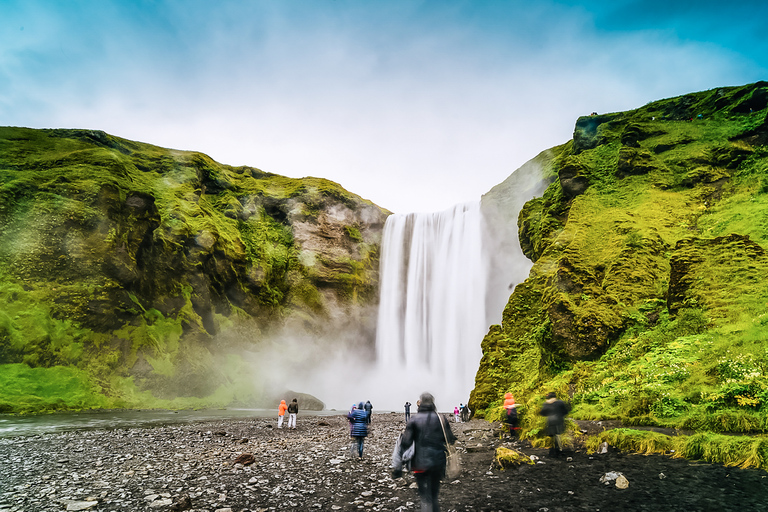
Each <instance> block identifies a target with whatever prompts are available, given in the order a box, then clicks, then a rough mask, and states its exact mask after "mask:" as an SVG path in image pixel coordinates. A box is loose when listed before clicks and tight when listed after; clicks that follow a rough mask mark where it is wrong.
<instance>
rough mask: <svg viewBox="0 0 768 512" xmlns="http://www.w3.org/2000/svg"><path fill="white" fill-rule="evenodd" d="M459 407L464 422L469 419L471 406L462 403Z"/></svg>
mask: <svg viewBox="0 0 768 512" xmlns="http://www.w3.org/2000/svg"><path fill="white" fill-rule="evenodd" d="M459 409H461V421H462V423H463V422H465V421H469V406H468V405H465V404H462V405H461V406H460V407H459Z"/></svg>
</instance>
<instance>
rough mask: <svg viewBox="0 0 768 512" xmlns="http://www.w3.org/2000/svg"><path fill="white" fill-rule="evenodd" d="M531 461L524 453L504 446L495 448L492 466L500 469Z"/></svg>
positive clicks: (529, 463)
mask: <svg viewBox="0 0 768 512" xmlns="http://www.w3.org/2000/svg"><path fill="white" fill-rule="evenodd" d="M533 463H534V462H533V460H531V458H530V457H529V456H527V455H526V454H524V453H521V452H519V451H517V450H514V449H512V448H507V447H505V446H499V447H498V448H496V455H495V456H494V457H493V466H494V467H495V468H497V469H501V470H504V469H509V468H514V467H518V466H521V465H523V464H526V465H531V464H533Z"/></svg>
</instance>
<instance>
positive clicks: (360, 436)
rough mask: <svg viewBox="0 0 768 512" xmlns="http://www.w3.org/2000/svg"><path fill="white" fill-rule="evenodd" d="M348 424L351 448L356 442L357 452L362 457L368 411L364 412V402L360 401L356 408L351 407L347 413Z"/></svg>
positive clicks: (366, 431) (366, 433)
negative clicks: (351, 442)
mask: <svg viewBox="0 0 768 512" xmlns="http://www.w3.org/2000/svg"><path fill="white" fill-rule="evenodd" d="M347 419H348V420H349V424H350V431H349V432H350V435H351V436H352V441H353V449H354V444H355V443H356V444H357V454H358V455H359V456H360V458H361V459H362V458H363V441H365V438H366V436H367V435H368V413H366V412H365V404H364V403H363V402H360V403H359V404H358V406H357V408H355V409H352V410H351V411H349V414H347Z"/></svg>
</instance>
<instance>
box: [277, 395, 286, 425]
mask: <svg viewBox="0 0 768 512" xmlns="http://www.w3.org/2000/svg"><path fill="white" fill-rule="evenodd" d="M286 410H288V405H286V403H285V400H280V405H278V406H277V428H283V418H284V417H285V411H286Z"/></svg>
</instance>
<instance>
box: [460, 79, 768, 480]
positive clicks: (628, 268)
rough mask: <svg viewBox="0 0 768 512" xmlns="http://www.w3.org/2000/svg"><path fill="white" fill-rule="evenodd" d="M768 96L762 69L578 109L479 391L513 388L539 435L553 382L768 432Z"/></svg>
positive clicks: (661, 417)
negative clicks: (611, 110) (527, 267)
mask: <svg viewBox="0 0 768 512" xmlns="http://www.w3.org/2000/svg"><path fill="white" fill-rule="evenodd" d="M766 98H768V84H766V83H758V84H753V85H750V86H744V87H737V88H724V89H718V90H713V91H706V92H702V93H696V94H691V95H686V96H683V97H679V98H672V99H669V100H663V101H659V102H655V103H651V104H648V105H646V106H645V107H642V108H640V109H637V110H634V111H630V112H622V113H617V114H608V115H603V116H595V117H585V118H581V119H579V121H578V122H577V125H576V130H575V132H574V140H573V141H571V142H569V143H568V144H566V145H564V146H561V147H560V148H556V149H558V151H559V152H561V156H560V158H559V159H558V160H556V161H554V162H553V163H551V165H545V166H543V171H544V175H545V176H556V177H557V178H559V179H556V180H555V181H554V182H553V183H552V184H551V185H550V186H549V188H548V189H547V190H546V191H545V193H544V194H543V196H542V197H540V198H537V199H534V200H533V201H530V202H529V203H528V204H526V206H525V207H524V208H523V211H522V212H521V215H520V217H519V232H520V236H521V242H522V244H521V245H522V246H523V248H524V251H525V252H526V254H527V255H528V256H529V257H530V258H531V259H533V260H534V262H535V263H534V266H533V269H532V271H531V274H530V277H529V278H528V279H527V280H526V281H525V282H524V283H522V284H521V285H519V286H518V287H517V288H516V289H515V291H514V293H513V295H512V296H511V297H510V300H509V303H508V305H507V308H506V310H505V312H504V320H503V323H502V325H501V326H493V327H492V328H491V330H490V331H489V333H488V335H487V336H486V338H485V339H484V341H483V350H484V355H483V359H482V361H481V367H480V370H479V372H478V376H477V381H476V387H475V389H474V390H473V392H472V396H471V399H470V406H474V407H473V408H474V409H478V410H479V413H480V414H481V415H485V416H486V417H488V418H498V417H499V414H500V409H499V406H500V404H501V401H502V396H503V393H504V392H505V391H512V392H513V393H514V394H515V395H516V396H517V398H518V402H522V403H523V404H524V406H525V410H526V411H527V412H529V414H525V415H524V420H523V424H524V428H525V429H526V431H527V433H528V434H529V435H531V436H533V437H536V436H537V435H539V433H540V430H541V428H542V425H543V423H542V421H543V419H542V418H539V417H537V416H536V415H535V412H536V411H537V410H538V406H539V403H540V402H539V401H540V400H541V396H542V394H543V393H544V392H545V391H549V390H554V391H557V392H558V393H559V394H560V395H561V396H562V397H567V398H569V399H570V401H571V402H572V404H573V412H572V417H574V418H576V419H621V420H623V421H624V422H625V423H626V424H636V425H658V426H666V427H678V428H687V429H694V430H708V431H716V432H768V342H766V340H768V281H766V279H765V276H766V275H768V254H766V252H765V249H768V148H767V147H766V142H768V124H766V119H767V118H766V116H767V115H768V109H767V108H766ZM750 108H751V109H752V110H751V111H750ZM699 114H701V118H699V117H698V115H699ZM691 118H693V120H692V121H691V120H690V119H691ZM696 441H697V442H698V441H700V439H697V440H696ZM764 444H765V443H763V445H764ZM763 445H760V446H761V448H760V450H762V451H765V447H764V446H763ZM726 451H727V450H726ZM761 453H762V452H761ZM726 459H727V457H726V458H725V459H723V461H726V462H727V461H728V460H730V459H728V460H726ZM761 461H762V462H760V464H757V465H763V466H764V467H768V462H767V461H768V451H765V453H763V455H762V459H761ZM742 462H743V461H742ZM742 462H736V463H742ZM752 465H755V464H752Z"/></svg>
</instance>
